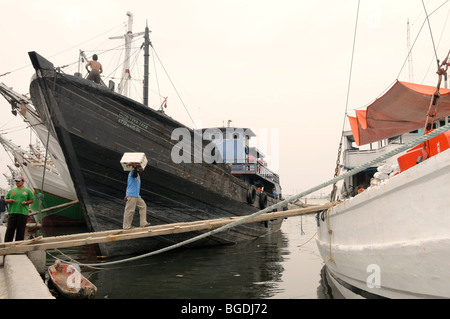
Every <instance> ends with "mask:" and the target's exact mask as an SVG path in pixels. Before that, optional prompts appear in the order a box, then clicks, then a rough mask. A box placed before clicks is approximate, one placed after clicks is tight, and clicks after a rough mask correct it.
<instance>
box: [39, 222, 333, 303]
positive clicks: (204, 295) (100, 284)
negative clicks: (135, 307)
mask: <svg viewBox="0 0 450 319" xmlns="http://www.w3.org/2000/svg"><path fill="white" fill-rule="evenodd" d="M47 231H48V230H47ZM52 231H53V232H54V233H53V234H58V232H67V231H71V232H79V231H81V230H80V229H72V230H62V229H59V230H56V229H55V230H52ZM315 234H316V219H315V215H310V216H303V217H291V218H288V219H285V220H284V222H283V226H282V227H281V231H279V232H277V233H274V234H270V235H268V236H266V237H263V238H259V239H256V240H254V241H251V242H247V243H240V244H237V245H229V246H216V247H209V248H199V249H180V248H179V249H175V250H172V251H168V252H165V253H162V254H159V255H155V256H150V257H146V258H143V259H139V260H136V261H132V262H126V263H121V264H116V265H110V266H106V267H102V268H101V269H92V268H88V267H83V266H82V267H81V271H82V273H83V275H84V276H86V277H87V278H88V279H89V280H90V281H92V282H93V283H94V284H95V285H96V286H97V288H98V292H97V294H96V297H95V298H97V299H330V298H339V297H340V296H339V294H338V293H337V292H336V291H335V289H333V288H332V287H331V286H330V285H329V282H328V280H327V278H326V277H324V276H323V261H322V259H321V257H320V255H319V252H318V249H317V246H316V242H315ZM44 235H52V234H51V233H48V234H44ZM52 256H55V257H58V258H61V259H63V260H66V261H68V260H69V259H68V258H69V257H70V258H73V259H75V260H77V261H79V262H81V263H93V262H96V259H97V258H96V255H95V250H94V249H93V247H92V246H82V247H74V248H65V249H61V250H60V251H49V254H48V255H47V264H48V265H51V264H52V263H53V262H54V260H55V259H54V258H53V257H52Z"/></svg>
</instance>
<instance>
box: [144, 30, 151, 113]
mask: <svg viewBox="0 0 450 319" xmlns="http://www.w3.org/2000/svg"><path fill="white" fill-rule="evenodd" d="M149 33H150V31H149V29H148V23H146V25H145V33H144V90H143V91H144V92H143V95H144V101H143V102H144V105H145V106H148V74H149V71H148V60H149V56H150V53H149V47H150V45H151V42H150V37H149Z"/></svg>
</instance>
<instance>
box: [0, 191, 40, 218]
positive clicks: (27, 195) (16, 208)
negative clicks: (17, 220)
mask: <svg viewBox="0 0 450 319" xmlns="http://www.w3.org/2000/svg"><path fill="white" fill-rule="evenodd" d="M5 198H6V199H14V200H15V202H14V203H10V204H9V206H8V213H9V214H22V215H28V205H22V202H23V201H29V200H30V199H34V196H33V193H32V192H31V190H29V189H28V188H25V187H23V188H13V189H11V190H10V191H9V192H8V194H6V197H5Z"/></svg>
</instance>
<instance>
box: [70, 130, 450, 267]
mask: <svg viewBox="0 0 450 319" xmlns="http://www.w3.org/2000/svg"><path fill="white" fill-rule="evenodd" d="M448 130H450V123H449V124H447V125H445V126H442V127H440V128H438V129H436V130H434V131H432V132H430V133H428V134H426V135H422V136H419V137H418V138H416V139H414V140H412V141H410V142H408V143H406V144H404V145H402V146H400V147H398V148H396V149H394V150H392V151H389V152H387V153H386V154H384V155H382V156H379V157H377V158H375V159H374V160H372V161H369V162H367V163H365V164H363V165H360V166H358V167H355V168H354V169H352V170H350V171H348V172H347V173H344V174H342V175H340V176H337V177H334V178H333V179H330V180H328V181H326V182H324V183H322V184H319V185H317V186H315V187H313V188H311V189H309V190H307V191H304V192H301V193H299V194H297V195H293V196H291V197H289V198H287V199H285V200H283V201H281V202H278V203H277V204H274V205H272V206H269V207H266V208H265V209H262V210H260V211H258V212H256V213H253V214H251V215H248V216H246V217H244V218H241V219H239V220H236V221H234V222H232V223H229V224H227V225H224V226H222V227H219V228H216V229H213V230H211V231H209V232H206V233H203V234H201V235H198V236H196V237H193V238H190V239H187V240H185V241H182V242H180V243H177V244H174V245H172V246H168V247H165V248H162V249H159V250H156V251H153V252H150V253H146V254H143V255H139V256H135V257H130V258H125V259H122V260H116V261H111V262H105V263H100V264H99V263H96V264H88V263H78V265H80V266H86V267H91V266H94V267H103V266H109V265H115V264H120V263H124V262H130V261H134V260H138V259H142V258H146V257H149V256H153V255H157V254H160V253H163V252H166V251H169V250H173V249H175V248H179V247H182V246H185V245H187V244H190V243H193V242H195V241H198V240H200V239H203V238H206V237H208V236H211V235H213V234H216V233H219V232H222V231H225V230H227V229H230V228H233V227H236V226H238V225H240V224H242V223H245V222H246V221H248V220H250V219H252V218H254V217H256V216H259V215H261V214H264V213H269V212H271V211H272V210H274V209H276V208H280V207H282V206H284V205H286V204H288V203H290V202H293V201H296V200H298V199H300V198H302V197H305V196H306V195H309V194H311V193H313V192H316V191H318V190H320V189H322V188H324V187H326V186H329V185H332V184H334V183H336V182H338V181H340V180H342V179H345V178H347V177H349V176H353V175H355V174H357V173H359V172H362V171H363V170H365V169H367V168H369V167H372V166H374V165H375V164H377V163H380V162H382V161H384V160H386V159H388V158H390V157H392V156H395V155H397V154H399V153H401V152H403V151H406V150H408V149H410V148H412V147H414V146H416V145H419V144H420V143H423V142H425V141H428V140H429V139H431V138H433V137H436V136H437V135H439V134H442V133H444V132H446V131H448Z"/></svg>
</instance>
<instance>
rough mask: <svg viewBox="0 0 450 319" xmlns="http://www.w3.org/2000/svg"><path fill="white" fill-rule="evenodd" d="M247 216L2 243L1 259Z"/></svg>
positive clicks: (296, 213)
mask: <svg viewBox="0 0 450 319" xmlns="http://www.w3.org/2000/svg"><path fill="white" fill-rule="evenodd" d="M335 204H336V203H326V204H324V205H318V206H311V207H306V208H299V209H292V210H286V211H281V212H273V213H266V214H261V215H259V216H256V217H254V218H252V219H249V220H247V221H245V222H244V223H254V222H260V221H266V220H271V219H278V218H289V217H294V216H300V215H308V214H314V213H317V212H318V211H322V210H326V209H328V208H330V207H332V206H334V205H335ZM245 217H246V216H240V217H233V218H219V219H209V220H199V221H195V222H185V223H174V224H165V225H157V226H149V227H140V228H133V229H128V230H123V229H117V230H107V231H101V232H90V233H79V234H72V235H62V236H52V237H42V236H40V237H36V238H33V239H30V240H22V241H16V242H8V243H0V256H1V255H8V254H16V253H25V252H28V251H34V250H46V249H55V248H67V247H75V246H83V245H89V244H98V243H107V242H114V241H119V240H129V239H136V238H144V237H152V236H163V235H171V234H179V233H186V232H191V231H199V230H211V229H214V228H218V227H221V226H224V225H227V224H229V223H232V222H235V221H237V220H239V219H243V218H245Z"/></svg>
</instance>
